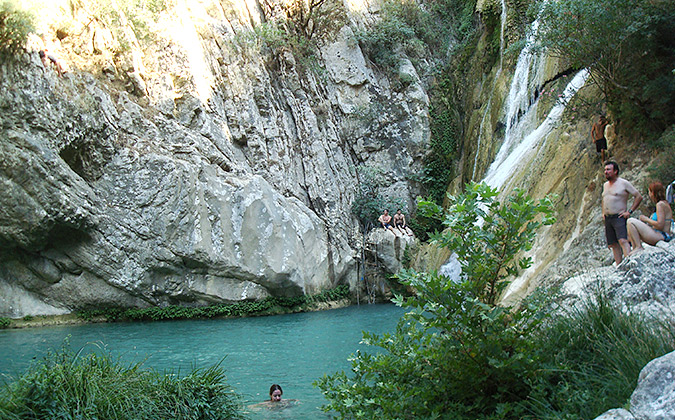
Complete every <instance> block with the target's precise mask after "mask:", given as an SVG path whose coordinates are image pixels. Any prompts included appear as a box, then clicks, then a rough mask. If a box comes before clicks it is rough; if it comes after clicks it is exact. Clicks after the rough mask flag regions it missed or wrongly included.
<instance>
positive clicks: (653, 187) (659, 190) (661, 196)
mask: <svg viewBox="0 0 675 420" xmlns="http://www.w3.org/2000/svg"><path fill="white" fill-rule="evenodd" d="M649 191H651V192H652V194H654V201H656V202H657V203H658V202H659V201H663V200H665V199H666V190H665V188H663V184H662V183H660V182H659V181H655V182H652V183H651V184H649Z"/></svg>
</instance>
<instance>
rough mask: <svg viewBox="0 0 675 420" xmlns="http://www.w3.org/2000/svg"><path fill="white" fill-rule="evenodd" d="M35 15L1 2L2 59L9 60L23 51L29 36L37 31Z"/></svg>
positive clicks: (0, 43) (0, 41) (0, 38)
mask: <svg viewBox="0 0 675 420" xmlns="http://www.w3.org/2000/svg"><path fill="white" fill-rule="evenodd" d="M33 20H34V19H33V15H31V14H30V13H28V12H26V11H24V10H21V9H18V8H16V7H15V6H14V5H13V3H11V2H8V1H6V0H0V59H2V60H7V59H10V58H12V57H14V56H15V55H17V54H18V53H20V52H21V51H23V47H24V44H25V42H26V38H27V37H28V34H30V33H31V32H33V31H34V30H35V27H34V22H33Z"/></svg>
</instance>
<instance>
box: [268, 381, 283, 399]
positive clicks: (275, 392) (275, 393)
mask: <svg viewBox="0 0 675 420" xmlns="http://www.w3.org/2000/svg"><path fill="white" fill-rule="evenodd" d="M283 394H284V391H283V390H282V389H281V386H279V385H277V384H274V385H272V386H271V387H270V401H272V402H279V401H281V396H282V395H283Z"/></svg>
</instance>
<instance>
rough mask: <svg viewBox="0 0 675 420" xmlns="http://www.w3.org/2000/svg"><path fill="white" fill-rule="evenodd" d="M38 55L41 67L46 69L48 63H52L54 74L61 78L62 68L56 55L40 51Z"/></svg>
mask: <svg viewBox="0 0 675 420" xmlns="http://www.w3.org/2000/svg"><path fill="white" fill-rule="evenodd" d="M38 54H39V55H40V59H41V60H42V65H43V66H45V67H47V66H48V65H49V63H52V64H53V65H54V67H55V68H56V72H57V73H58V74H59V76H63V66H61V61H60V60H59V58H58V57H57V56H56V55H54V54H53V53H50V52H49V51H47V50H40V52H39V53H38Z"/></svg>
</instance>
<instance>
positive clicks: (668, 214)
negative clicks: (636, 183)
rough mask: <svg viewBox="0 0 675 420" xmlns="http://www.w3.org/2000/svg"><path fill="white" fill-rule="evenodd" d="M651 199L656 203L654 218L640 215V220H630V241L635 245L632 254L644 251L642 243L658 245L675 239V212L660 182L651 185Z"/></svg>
mask: <svg viewBox="0 0 675 420" xmlns="http://www.w3.org/2000/svg"><path fill="white" fill-rule="evenodd" d="M649 198H650V199H651V200H652V201H653V202H654V203H656V211H655V212H654V213H653V214H652V217H647V216H645V215H640V219H639V220H638V219H628V239H629V240H630V242H631V244H632V245H633V251H632V252H631V254H633V253H636V252H639V251H642V250H643V248H642V242H646V243H648V244H649V245H656V243H657V242H658V241H666V242H669V241H670V240H671V239H673V232H672V230H671V228H672V226H671V225H672V223H673V210H672V209H671V208H670V204H668V202H667V201H666V191H665V189H664V188H663V184H661V183H660V182H652V183H651V184H650V185H649Z"/></svg>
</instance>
